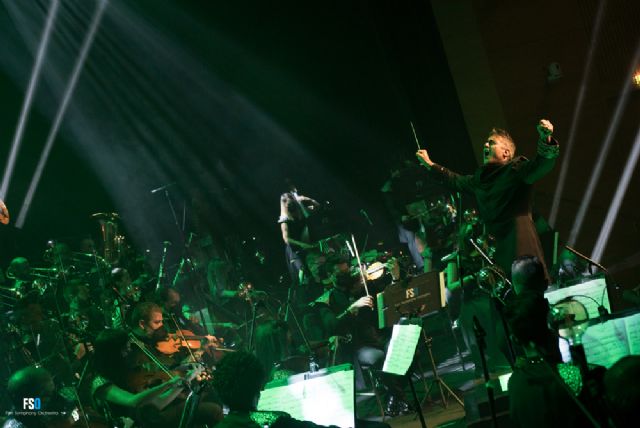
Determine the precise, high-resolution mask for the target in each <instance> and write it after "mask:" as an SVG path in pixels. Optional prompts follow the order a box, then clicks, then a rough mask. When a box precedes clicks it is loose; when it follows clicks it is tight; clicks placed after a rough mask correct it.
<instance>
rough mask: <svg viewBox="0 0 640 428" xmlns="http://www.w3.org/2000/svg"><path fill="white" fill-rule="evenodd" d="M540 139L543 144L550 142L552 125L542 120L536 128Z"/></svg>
mask: <svg viewBox="0 0 640 428" xmlns="http://www.w3.org/2000/svg"><path fill="white" fill-rule="evenodd" d="M536 129H537V130H538V135H539V136H540V139H541V140H542V141H544V142H547V143H549V142H551V135H552V134H553V124H552V123H551V122H549V121H548V120H547V119H542V120H540V122H539V123H538V126H536Z"/></svg>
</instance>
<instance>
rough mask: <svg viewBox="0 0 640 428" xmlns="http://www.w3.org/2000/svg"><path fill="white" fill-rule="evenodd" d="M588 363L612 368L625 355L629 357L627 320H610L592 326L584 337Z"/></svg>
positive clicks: (583, 341) (583, 342)
mask: <svg viewBox="0 0 640 428" xmlns="http://www.w3.org/2000/svg"><path fill="white" fill-rule="evenodd" d="M582 344H583V346H584V352H585V355H586V357H587V361H588V362H589V363H590V364H598V365H601V366H605V367H606V368H609V367H611V366H612V365H613V364H614V363H615V362H616V361H618V360H619V359H620V358H622V357H624V356H625V355H629V344H628V341H627V329H626V326H625V319H624V318H622V319H614V320H609V321H607V322H605V323H602V324H595V325H592V326H590V327H589V328H588V329H587V331H586V332H585V333H584V336H582Z"/></svg>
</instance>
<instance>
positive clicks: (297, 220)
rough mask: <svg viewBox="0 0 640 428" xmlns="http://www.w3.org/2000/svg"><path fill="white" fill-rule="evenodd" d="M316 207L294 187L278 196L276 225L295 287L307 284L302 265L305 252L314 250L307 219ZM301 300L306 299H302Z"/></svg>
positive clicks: (316, 203) (306, 275)
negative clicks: (278, 227)
mask: <svg viewBox="0 0 640 428" xmlns="http://www.w3.org/2000/svg"><path fill="white" fill-rule="evenodd" d="M318 207H320V204H319V203H318V202H317V201H315V200H313V199H311V198H308V197H306V196H303V195H299V194H298V192H297V190H296V188H295V187H294V186H292V187H291V190H290V191H289V192H287V193H283V194H282V195H281V196H280V217H279V218H278V223H279V224H280V229H281V231H282V240H283V241H284V243H285V251H286V260H287V267H288V270H289V274H290V275H291V281H292V283H293V284H294V285H296V286H298V285H306V284H308V282H309V273H308V272H307V269H306V267H305V265H304V260H305V250H308V249H311V248H314V245H312V244H311V242H312V241H311V236H310V232H309V226H308V224H307V219H308V218H309V217H310V216H311V213H312V212H313V211H314V210H316V209H318ZM307 291H308V290H307ZM305 294H307V293H305ZM318 294H319V293H318ZM303 300H308V299H306V298H303Z"/></svg>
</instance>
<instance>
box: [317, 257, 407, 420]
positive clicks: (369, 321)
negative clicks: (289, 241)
mask: <svg viewBox="0 0 640 428" xmlns="http://www.w3.org/2000/svg"><path fill="white" fill-rule="evenodd" d="M389 264H390V265H391V264H394V265H395V268H394V269H393V275H394V279H397V278H398V277H399V268H398V266H397V263H396V262H395V260H393V261H392V262H390V263H389ZM334 269H335V273H334V275H333V278H332V279H333V284H334V286H333V288H331V289H330V290H327V291H326V292H325V293H324V294H323V295H322V296H320V297H319V298H318V299H316V301H315V302H313V303H312V305H311V306H312V308H313V310H312V311H308V313H307V314H306V315H305V317H304V327H305V330H306V332H307V335H308V337H309V340H310V341H311V342H316V343H317V342H320V341H323V340H327V341H328V342H329V344H330V346H331V348H333V350H334V351H335V346H336V343H337V342H338V341H343V342H344V343H341V344H338V345H337V346H338V347H339V349H340V352H339V355H337V356H336V357H337V359H338V360H342V361H334V362H335V363H341V362H351V363H353V364H354V367H356V382H357V383H358V384H362V383H363V377H362V370H361V368H362V367H364V366H366V367H368V368H370V369H372V370H374V371H380V370H381V369H382V364H383V362H384V358H385V351H384V350H385V348H386V338H385V337H383V336H382V334H381V333H380V330H378V329H377V326H376V320H377V313H376V312H375V311H374V310H373V309H374V299H373V297H372V296H371V295H363V294H364V290H363V283H362V280H361V278H360V275H359V274H357V273H356V272H354V271H351V270H350V269H349V267H348V264H347V263H344V262H343V263H337V264H336V266H335V268H334ZM344 338H350V340H349V341H348V343H346V342H345V340H344ZM334 360H335V358H334ZM381 380H382V383H383V384H384V385H385V386H386V387H387V389H388V391H389V396H388V401H387V407H386V410H385V413H386V414H387V415H389V416H397V415H399V414H404V413H407V412H408V411H409V410H410V406H409V405H408V403H407V402H406V401H405V397H404V391H403V386H404V381H403V380H400V379H398V378H397V377H395V376H391V375H385V374H384V373H381Z"/></svg>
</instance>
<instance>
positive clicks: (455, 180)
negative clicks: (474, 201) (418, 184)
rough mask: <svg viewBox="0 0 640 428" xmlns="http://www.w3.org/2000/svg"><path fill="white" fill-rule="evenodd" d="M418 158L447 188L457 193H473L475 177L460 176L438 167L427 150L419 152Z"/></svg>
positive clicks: (417, 153)
mask: <svg viewBox="0 0 640 428" xmlns="http://www.w3.org/2000/svg"><path fill="white" fill-rule="evenodd" d="M416 156H417V157H418V160H419V161H420V163H421V164H422V165H423V166H424V167H425V168H427V170H428V171H429V173H430V174H431V175H433V176H435V177H436V178H437V180H438V181H440V182H441V183H442V184H444V185H445V186H447V187H449V188H450V189H452V190H456V191H462V192H473V187H474V182H475V178H474V177H473V175H460V174H458V173H455V172H453V171H450V170H448V169H447V168H445V167H443V166H441V165H438V164H437V163H435V162H433V161H432V160H431V158H430V157H429V153H428V152H427V151H426V150H425V149H420V150H418V151H417V152H416Z"/></svg>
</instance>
